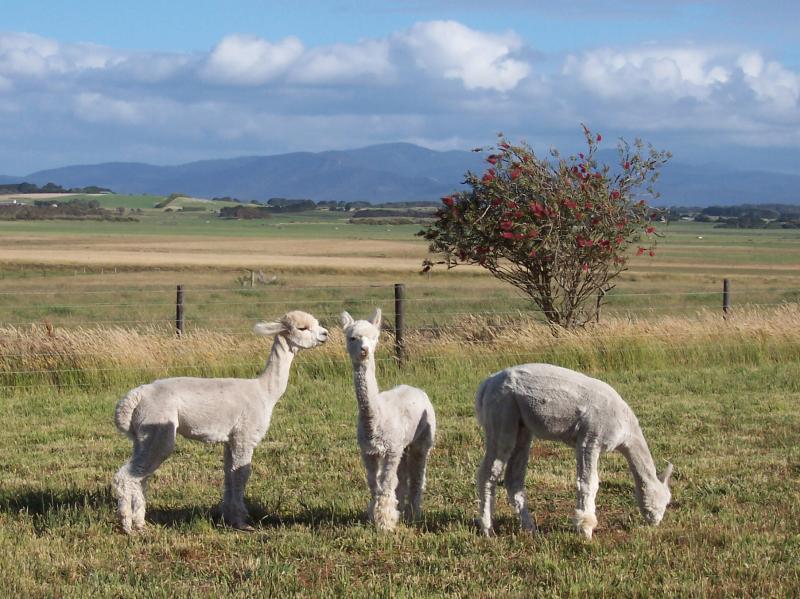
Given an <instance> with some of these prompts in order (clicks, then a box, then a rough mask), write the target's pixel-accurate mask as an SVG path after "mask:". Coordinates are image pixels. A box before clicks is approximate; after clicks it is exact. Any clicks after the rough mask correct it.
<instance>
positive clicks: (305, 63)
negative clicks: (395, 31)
mask: <svg viewBox="0 0 800 599" xmlns="http://www.w3.org/2000/svg"><path fill="white" fill-rule="evenodd" d="M392 71H393V67H392V64H391V62H390V58H389V44H388V43H387V42H386V41H385V40H373V41H366V42H362V43H360V44H355V45H346V44H336V45H333V46H328V47H324V48H316V49H313V50H310V51H309V52H307V54H306V56H304V57H303V60H302V61H301V62H299V63H298V64H297V68H296V69H292V71H291V72H290V73H289V79H290V80H291V81H297V82H299V83H306V84H316V83H322V84H324V83H336V82H343V81H354V80H357V79H360V78H369V79H383V78H385V77H387V76H388V75H390V74H391V73H392Z"/></svg>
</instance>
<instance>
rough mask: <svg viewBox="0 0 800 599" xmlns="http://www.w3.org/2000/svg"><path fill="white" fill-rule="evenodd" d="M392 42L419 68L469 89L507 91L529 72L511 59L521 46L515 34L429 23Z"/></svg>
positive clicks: (453, 22)
mask: <svg viewBox="0 0 800 599" xmlns="http://www.w3.org/2000/svg"><path fill="white" fill-rule="evenodd" d="M395 40H396V41H397V42H398V43H400V44H401V45H404V46H406V47H407V48H408V49H409V51H410V52H411V54H412V56H413V58H414V61H415V63H416V65H417V66H418V67H419V68H421V69H423V70H424V71H427V72H428V73H430V74H432V75H434V76H441V77H444V78H445V79H458V80H460V81H461V82H462V83H463V85H464V87H465V88H466V89H468V90H472V89H479V88H482V89H494V90H497V91H501V92H507V91H510V90H512V89H514V88H515V87H516V86H517V84H518V83H519V82H520V81H521V80H522V79H524V78H525V77H527V76H528V74H529V73H530V66H529V65H528V64H527V63H525V62H524V61H521V60H518V59H515V58H512V57H511V55H512V54H514V52H516V51H518V50H519V49H520V48H521V47H522V40H521V39H520V38H519V36H517V35H516V34H514V33H506V34H492V33H484V32H481V31H475V30H474V29H470V28H469V27H466V26H464V25H462V24H461V23H458V22H456V21H429V22H424V23H417V24H416V25H414V26H413V27H411V28H410V29H409V30H407V31H405V32H403V33H399V34H397V35H396V36H395Z"/></svg>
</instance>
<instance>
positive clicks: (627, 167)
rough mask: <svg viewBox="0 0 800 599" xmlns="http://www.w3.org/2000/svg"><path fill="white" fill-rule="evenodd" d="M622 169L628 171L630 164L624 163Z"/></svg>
mask: <svg viewBox="0 0 800 599" xmlns="http://www.w3.org/2000/svg"><path fill="white" fill-rule="evenodd" d="M622 168H624V169H625V170H626V171H628V170H630V168H631V163H630V162H626V163H625V164H623V165H622Z"/></svg>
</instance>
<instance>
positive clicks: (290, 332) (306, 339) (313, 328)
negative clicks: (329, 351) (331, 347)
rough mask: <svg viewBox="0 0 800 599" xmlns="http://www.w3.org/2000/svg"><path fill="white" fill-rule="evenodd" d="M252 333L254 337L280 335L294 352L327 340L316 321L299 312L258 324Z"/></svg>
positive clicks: (325, 331) (325, 334)
mask: <svg viewBox="0 0 800 599" xmlns="http://www.w3.org/2000/svg"><path fill="white" fill-rule="evenodd" d="M253 332H255V334H256V335H281V336H283V338H284V339H286V341H287V342H288V344H289V348H290V349H291V350H292V351H294V352H297V351H299V350H301V349H310V348H312V347H316V346H317V345H320V344H322V343H325V342H326V341H327V340H328V331H327V330H326V329H324V328H323V327H321V326H319V322H318V321H317V319H316V318H314V317H313V316H311V314H308V313H307V312H301V311H300V310H294V311H292V312H287V313H286V314H284V315H283V316H282V317H281V318H280V320H275V321H273V322H259V323H258V324H257V325H256V326H255V327H254V328H253Z"/></svg>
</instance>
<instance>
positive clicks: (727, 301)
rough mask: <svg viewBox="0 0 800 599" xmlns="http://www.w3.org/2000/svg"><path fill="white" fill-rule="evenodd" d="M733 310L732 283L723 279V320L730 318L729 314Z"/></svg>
mask: <svg viewBox="0 0 800 599" xmlns="http://www.w3.org/2000/svg"><path fill="white" fill-rule="evenodd" d="M730 309H731V282H730V281H729V280H728V279H722V318H724V319H726V320H727V318H728V312H730Z"/></svg>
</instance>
